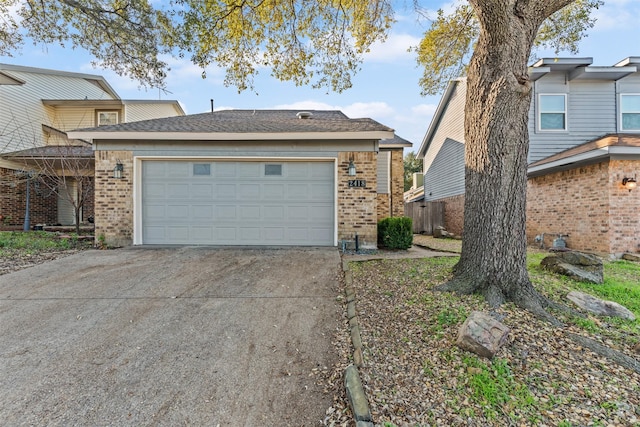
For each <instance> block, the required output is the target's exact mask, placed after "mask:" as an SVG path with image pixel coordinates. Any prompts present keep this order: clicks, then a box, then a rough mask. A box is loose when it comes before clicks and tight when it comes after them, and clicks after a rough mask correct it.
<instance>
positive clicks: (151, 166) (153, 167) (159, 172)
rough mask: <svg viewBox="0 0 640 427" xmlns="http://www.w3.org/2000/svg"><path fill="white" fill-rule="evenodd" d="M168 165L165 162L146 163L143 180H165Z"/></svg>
mask: <svg viewBox="0 0 640 427" xmlns="http://www.w3.org/2000/svg"><path fill="white" fill-rule="evenodd" d="M166 170H167V164H166V163H165V162H145V167H144V168H143V169H142V177H143V178H154V177H159V178H164V177H165V176H166V175H167V173H166Z"/></svg>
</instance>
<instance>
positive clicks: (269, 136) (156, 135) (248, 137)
mask: <svg viewBox="0 0 640 427" xmlns="http://www.w3.org/2000/svg"><path fill="white" fill-rule="evenodd" d="M67 135H68V136H69V138H71V139H93V140H96V139H98V140H100V139H108V140H112V141H117V140H144V141H151V140H153V141H163V140H164V141H262V140H266V141H276V140H280V141H292V140H298V141H299V140H309V139H312V140H340V139H343V140H358V139H391V138H393V135H394V132H393V131H363V132H280V133H263V132H250V133H222V132H99V131H92V132H85V131H70V132H67Z"/></svg>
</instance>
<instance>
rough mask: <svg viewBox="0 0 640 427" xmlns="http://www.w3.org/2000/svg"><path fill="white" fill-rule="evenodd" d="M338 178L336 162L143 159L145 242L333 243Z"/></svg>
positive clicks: (143, 227)
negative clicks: (335, 171) (336, 180)
mask: <svg viewBox="0 0 640 427" xmlns="http://www.w3.org/2000/svg"><path fill="white" fill-rule="evenodd" d="M267 165H269V168H267ZM267 172H268V174H266V175H265V173H267ZM334 175H335V173H334V163H333V162H253V161H249V162H232V161H225V162H215V161H211V162H206V161H205V162H202V161H200V162H189V161H178V160H176V161H143V162H142V176H143V182H142V184H141V189H142V215H141V216H142V243H146V244H222V245H333V244H334V233H335V218H334V217H335V209H334V206H335V187H334Z"/></svg>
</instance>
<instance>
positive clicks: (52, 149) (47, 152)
mask: <svg viewBox="0 0 640 427" xmlns="http://www.w3.org/2000/svg"><path fill="white" fill-rule="evenodd" d="M93 156H94V154H93V148H91V146H89V145H47V146H44V147H35V148H29V149H26V150H20V151H14V152H12V153H6V154H3V155H2V157H5V158H7V159H39V158H57V157H65V158H92V157H93Z"/></svg>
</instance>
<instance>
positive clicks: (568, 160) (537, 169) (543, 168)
mask: <svg viewBox="0 0 640 427" xmlns="http://www.w3.org/2000/svg"><path fill="white" fill-rule="evenodd" d="M610 149H611V147H603V148H598V149H596V150H591V151H587V152H586V153H580V154H576V155H575V156H571V157H565V158H564V159H559V160H556V161H553V162H549V163H545V164H543V165H538V166H534V167H530V168H529V169H528V170H527V174H528V175H540V174H541V173H542V172H547V171H549V170H552V169H555V168H559V167H562V166H566V165H568V164H572V163H579V162H586V161H589V160H594V159H597V158H601V157H607V156H608V155H609V153H610Z"/></svg>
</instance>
